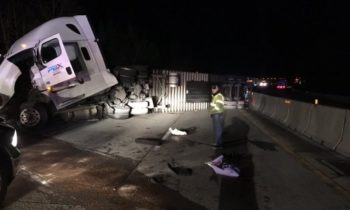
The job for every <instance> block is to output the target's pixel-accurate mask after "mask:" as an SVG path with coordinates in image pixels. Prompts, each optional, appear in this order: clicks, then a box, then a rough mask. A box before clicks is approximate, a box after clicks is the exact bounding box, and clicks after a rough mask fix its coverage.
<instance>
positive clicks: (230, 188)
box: [211, 117, 258, 210]
mask: <svg viewBox="0 0 350 210" xmlns="http://www.w3.org/2000/svg"><path fill="white" fill-rule="evenodd" d="M248 132H249V126H248V124H247V123H245V122H244V121H243V120H241V119H240V118H238V117H233V118H232V119H231V124H230V125H228V126H226V127H225V135H224V146H225V147H224V148H223V149H217V150H215V152H214V155H213V158H216V157H218V156H219V155H224V157H226V158H230V159H231V161H232V163H233V164H234V165H235V166H236V167H238V168H239V169H240V176H239V177H238V178H232V177H225V176H217V177H216V178H215V177H211V179H218V180H217V181H221V184H220V185H221V188H220V198H219V207H218V209H219V210H225V209H230V210H231V209H240V210H244V209H247V210H255V209H258V204H257V201H256V194H255V187H254V180H253V177H254V165H253V161H252V157H251V154H250V152H249V150H248V142H250V141H249V140H248ZM219 183H220V182H219Z"/></svg>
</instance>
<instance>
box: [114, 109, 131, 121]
mask: <svg viewBox="0 0 350 210" xmlns="http://www.w3.org/2000/svg"><path fill="white" fill-rule="evenodd" d="M129 117H130V107H117V108H115V109H114V114H113V116H112V118H114V119H128V118H129Z"/></svg>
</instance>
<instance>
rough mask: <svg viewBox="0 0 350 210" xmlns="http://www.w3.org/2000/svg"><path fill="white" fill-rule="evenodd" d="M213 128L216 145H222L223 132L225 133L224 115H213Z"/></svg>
mask: <svg viewBox="0 0 350 210" xmlns="http://www.w3.org/2000/svg"><path fill="white" fill-rule="evenodd" d="M211 119H212V121H213V127H214V132H215V140H216V145H222V143H223V142H222V132H223V131H224V115H223V114H222V113H221V114H212V115H211Z"/></svg>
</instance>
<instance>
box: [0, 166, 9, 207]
mask: <svg viewBox="0 0 350 210" xmlns="http://www.w3.org/2000/svg"><path fill="white" fill-rule="evenodd" d="M4 167H5V164H4V163H3V161H2V160H0V208H1V203H2V202H3V201H4V198H5V195H6V191H7V184H8V180H7V177H8V176H7V174H6V170H5V168H4Z"/></svg>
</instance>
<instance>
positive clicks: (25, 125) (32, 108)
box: [19, 103, 48, 130]
mask: <svg viewBox="0 0 350 210" xmlns="http://www.w3.org/2000/svg"><path fill="white" fill-rule="evenodd" d="M47 121H48V112H47V109H46V107H45V106H44V105H42V104H30V103H24V104H22V105H21V106H20V112H19V125H20V128H22V129H25V130H29V129H30V130H37V129H39V128H42V127H43V126H44V125H45V124H46V123H47Z"/></svg>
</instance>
